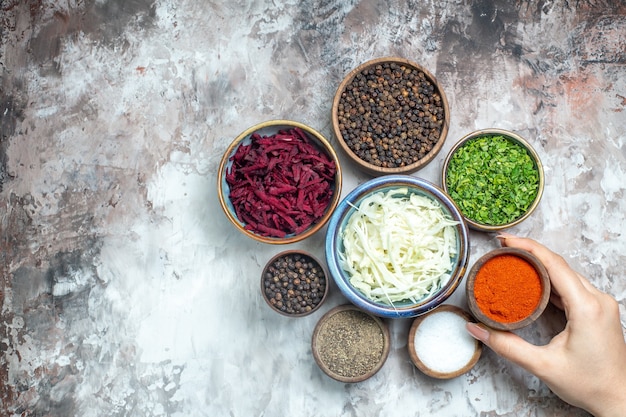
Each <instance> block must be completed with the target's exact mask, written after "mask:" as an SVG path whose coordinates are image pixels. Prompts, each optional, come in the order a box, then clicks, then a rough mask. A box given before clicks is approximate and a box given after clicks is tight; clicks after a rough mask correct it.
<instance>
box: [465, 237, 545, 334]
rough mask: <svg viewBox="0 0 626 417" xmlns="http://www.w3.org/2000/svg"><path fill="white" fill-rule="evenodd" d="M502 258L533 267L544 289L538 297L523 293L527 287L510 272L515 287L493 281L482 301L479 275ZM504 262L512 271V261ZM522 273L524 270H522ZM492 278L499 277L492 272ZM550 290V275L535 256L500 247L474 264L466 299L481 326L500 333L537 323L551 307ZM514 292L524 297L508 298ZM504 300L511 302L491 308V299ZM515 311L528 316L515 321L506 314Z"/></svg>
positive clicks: (467, 286) (469, 274)
mask: <svg viewBox="0 0 626 417" xmlns="http://www.w3.org/2000/svg"><path fill="white" fill-rule="evenodd" d="M500 256H513V257H517V258H520V259H522V260H524V261H526V262H527V263H528V264H530V266H531V267H532V269H534V270H535V272H536V274H537V276H538V277H537V280H538V282H539V285H540V287H541V290H540V293H539V295H536V294H531V293H528V292H526V293H525V292H522V291H523V289H524V285H523V281H522V279H521V278H520V277H521V275H520V276H516V275H515V274H517V272H515V273H511V272H507V273H506V280H507V281H509V280H510V281H512V284H510V285H509V286H507V285H504V284H501V283H499V282H498V281H497V280H496V278H492V279H491V280H490V281H488V282H490V284H489V289H490V290H489V294H490V295H489V296H485V295H482V296H481V299H482V300H483V301H481V300H480V299H479V297H478V296H477V277H478V274H479V273H480V271H481V269H483V268H485V265H486V264H488V263H489V262H490V261H492V260H494V259H495V258H498V257H500ZM505 262H506V264H507V269H510V268H512V266H511V265H512V263H511V262H510V261H509V260H504V259H502V263H505ZM491 268H495V266H494V265H493V264H492V266H491ZM491 271H494V269H491ZM519 271H523V270H522V269H519ZM490 276H494V277H497V275H496V274H495V273H493V272H490ZM481 282H482V280H481ZM480 285H484V284H480ZM550 288H551V286H550V277H549V276H548V272H547V270H546V268H545V267H544V266H543V264H542V263H541V261H539V259H537V257H535V256H534V255H533V254H532V253H530V252H527V251H524V250H521V249H517V248H500V249H495V250H493V251H491V252H488V253H486V254H485V255H483V256H482V257H481V258H480V259H478V260H477V261H476V262H475V263H474V265H473V266H472V268H471V269H470V272H469V273H468V275H467V279H466V282H465V294H466V298H467V304H468V306H469V309H470V312H471V313H472V315H473V316H474V317H475V318H476V319H477V320H478V321H480V322H481V323H484V324H486V325H487V326H489V327H492V328H494V329H498V330H516V329H520V328H522V327H525V326H528V325H529V324H531V323H533V322H534V321H535V320H537V319H538V318H539V316H541V314H542V313H543V311H544V310H545V308H546V306H547V305H548V301H549V300H550ZM512 292H515V293H518V294H521V295H517V296H512V295H509V294H512ZM504 297H507V298H508V301H504V302H499V303H498V305H495V304H494V305H493V306H491V305H490V303H491V301H492V300H496V299H499V298H500V299H502V298H504ZM535 297H537V298H538V302H537V303H536V304H535V305H534V307H533V306H532V305H530V304H529V300H531V299H534V298H535ZM501 304H504V305H505V307H502V306H501ZM512 309H515V310H517V309H525V310H527V311H528V313H527V314H525V315H524V316H523V317H515V319H514V320H513V319H509V318H507V315H510V316H511V317H513V315H512V314H509V313H507V311H512ZM522 311H523V310H522Z"/></svg>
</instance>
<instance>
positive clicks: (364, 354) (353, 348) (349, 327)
mask: <svg viewBox="0 0 626 417" xmlns="http://www.w3.org/2000/svg"><path fill="white" fill-rule="evenodd" d="M390 340H391V338H390V334H389V327H388V326H387V324H386V323H385V322H383V321H382V320H381V319H380V318H378V317H376V316H374V315H372V314H369V313H367V312H365V311H363V310H361V309H359V308H357V307H356V306H354V305H351V304H345V305H340V306H337V307H334V308H333V309H331V310H329V311H328V312H327V313H326V314H324V316H322V318H321V319H320V320H319V321H318V323H317V325H316V326H315V329H314V330H313V336H312V339H311V351H312V352H313V357H314V359H315V362H316V363H317V365H318V366H319V367H320V369H321V370H322V371H323V372H324V373H325V374H326V375H328V376H329V377H331V378H333V379H335V380H337V381H340V382H344V383H356V382H362V381H365V380H366V379H369V378H371V377H372V376H374V375H375V374H376V373H377V372H378V371H379V370H380V369H381V368H382V367H383V365H384V364H385V361H386V360H387V357H388V356H389V349H390V345H391V342H390Z"/></svg>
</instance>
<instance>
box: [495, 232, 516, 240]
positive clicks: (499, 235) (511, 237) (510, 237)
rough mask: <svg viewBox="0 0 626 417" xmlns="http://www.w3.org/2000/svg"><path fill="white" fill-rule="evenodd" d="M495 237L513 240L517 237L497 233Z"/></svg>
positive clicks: (505, 233)
mask: <svg viewBox="0 0 626 417" xmlns="http://www.w3.org/2000/svg"><path fill="white" fill-rule="evenodd" d="M496 237H497V238H498V239H515V238H517V236H515V235H512V234H510V233H507V232H498V235H497V236H496Z"/></svg>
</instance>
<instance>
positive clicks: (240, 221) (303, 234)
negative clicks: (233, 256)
mask: <svg viewBox="0 0 626 417" xmlns="http://www.w3.org/2000/svg"><path fill="white" fill-rule="evenodd" d="M294 128H296V129H300V130H301V131H302V132H304V134H305V135H306V138H307V139H308V142H309V143H311V144H312V145H313V146H314V148H315V149H316V150H317V151H319V152H320V153H323V154H325V155H326V156H327V157H328V159H329V160H330V161H332V163H333V164H334V166H335V172H334V177H333V178H332V179H324V181H328V182H330V190H331V192H332V195H331V196H330V198H329V199H328V201H327V206H326V208H325V210H324V211H323V214H322V215H320V214H319V213H318V214H316V218H317V219H316V220H315V221H314V222H313V223H312V224H311V225H310V226H309V227H306V228H305V227H304V225H306V224H305V223H300V224H298V225H297V226H300V225H302V229H303V230H299V228H294V229H292V230H291V231H289V232H287V233H286V234H285V235H284V236H278V235H268V234H267V233H264V232H262V231H259V230H258V229H255V226H254V223H255V222H257V220H256V219H253V217H254V216H251V215H256V214H257V213H260V212H261V211H262V212H264V213H267V215H268V216H270V217H271V216H273V215H275V214H276V213H277V212H278V211H279V209H278V208H280V207H281V206H282V208H281V212H282V213H284V212H285V211H284V207H285V203H284V202H282V201H278V200H280V199H283V198H285V195H288V196H289V195H291V196H293V198H291V197H290V198H291V200H292V203H290V204H292V207H294V206H297V205H298V204H300V202H299V201H298V204H296V202H295V200H296V197H295V196H296V194H295V193H297V192H298V191H299V190H300V189H302V188H304V187H307V184H306V183H305V184H303V183H302V181H300V182H295V181H296V179H295V176H298V178H303V176H304V174H302V176H300V174H298V173H297V171H296V168H295V167H294V168H293V169H294V172H295V173H294V174H293V175H292V176H291V177H290V181H293V183H292V184H290V185H291V186H292V187H294V188H291V189H290V190H291V191H287V192H284V191H276V188H275V189H274V191H272V190H271V189H269V188H268V187H269V185H271V184H269V185H268V184H264V185H263V186H259V185H258V184H257V183H255V185H254V186H253V187H251V189H253V190H254V193H255V194H257V193H263V194H265V195H271V196H272V197H271V198H270V199H266V200H263V201H261V203H258V201H256V202H255V203H254V204H250V205H247V203H246V205H245V206H244V204H239V203H238V207H240V208H239V210H238V209H236V208H235V206H234V205H233V201H232V200H231V192H232V190H233V187H235V186H236V185H237V181H233V184H229V181H228V175H229V173H230V172H231V170H232V169H233V155H235V153H236V152H237V150H238V149H239V148H240V146H249V145H250V144H251V143H252V138H253V135H255V134H258V135H260V136H262V137H263V136H273V135H276V134H277V133H279V132H284V131H288V130H290V129H294ZM263 154H264V155H268V153H263ZM295 159H296V158H289V160H286V161H287V162H284V164H285V165H284V166H282V169H283V171H291V169H292V166H291V165H288V164H291V163H293V164H294V165H295V164H297V163H298V162H296V161H295ZM258 177H259V178H260V177H265V178H268V177H269V176H268V175H266V174H265V172H264V171H259V174H258ZM238 180H239V179H238ZM275 184H278V183H275ZM341 185H342V173H341V165H340V164H339V159H338V157H337V154H336V153H335V151H334V149H333V147H332V145H331V144H330V143H329V142H328V140H327V139H326V138H325V137H324V136H322V134H320V133H319V132H317V131H316V130H314V129H313V128H311V127H309V126H307V125H305V124H302V123H299V122H295V121H291V120H272V121H267V122H263V123H259V124H257V125H255V126H252V127H250V128H248V129H246V130H245V131H244V132H242V133H241V134H240V135H239V136H237V137H236V138H235V140H233V142H232V143H231V144H230V146H228V148H227V149H226V152H224V155H223V157H222V160H221V162H220V165H219V170H218V179H217V187H218V197H219V201H220V205H221V206H222V209H223V211H224V213H225V214H226V217H227V218H228V220H230V222H231V223H232V224H233V225H234V226H235V227H236V228H237V230H239V231H240V232H241V233H243V234H244V235H246V236H248V237H250V238H252V239H254V240H257V241H259V242H262V243H269V244H288V243H293V242H298V241H301V240H303V239H305V238H307V237H309V236H311V235H313V234H314V233H316V232H317V231H318V230H320V229H321V228H322V227H323V226H324V225H325V224H326V223H327V222H328V220H329V218H330V215H331V214H332V212H333V210H334V208H335V207H336V206H337V204H338V203H339V200H340V195H341ZM277 186H280V184H278V185H277ZM294 190H295V191H294ZM252 197H254V196H252ZM311 200H313V198H311ZM266 202H267V203H266ZM257 204H259V205H257ZM268 205H269V208H268V207H267V206H268ZM305 205H306V204H305ZM309 206H310V204H309ZM297 208H298V210H299V211H301V212H303V211H304V210H305V209H303V208H302V207H297ZM285 217H289V218H292V220H293V217H292V215H291V214H289V215H284V216H283V215H281V216H280V217H279V218H278V219H279V220H280V221H286V220H285Z"/></svg>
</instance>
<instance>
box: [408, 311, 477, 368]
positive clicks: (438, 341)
mask: <svg viewBox="0 0 626 417" xmlns="http://www.w3.org/2000/svg"><path fill="white" fill-rule="evenodd" d="M469 321H472V318H471V316H470V315H469V313H467V312H466V311H465V310H463V309H461V308H460V307H457V306H453V305H449V304H445V305H441V306H439V307H438V308H436V309H434V310H432V311H430V312H429V313H427V314H425V315H423V316H420V317H418V318H416V319H415V320H414V321H413V324H412V325H411V330H410V331H409V340H408V349H409V355H410V356H411V361H412V362H413V364H414V365H415V366H416V367H417V368H418V369H419V370H420V371H422V372H423V373H424V374H426V375H428V376H431V377H433V378H438V379H451V378H456V377H458V376H460V375H463V374H464V373H466V372H468V371H469V370H470V369H472V368H473V367H474V365H476V362H478V359H480V355H481V353H482V343H480V342H479V341H478V340H476V339H474V338H473V337H472V336H470V334H469V333H468V332H467V330H466V329H465V324H466V323H467V322H469Z"/></svg>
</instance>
